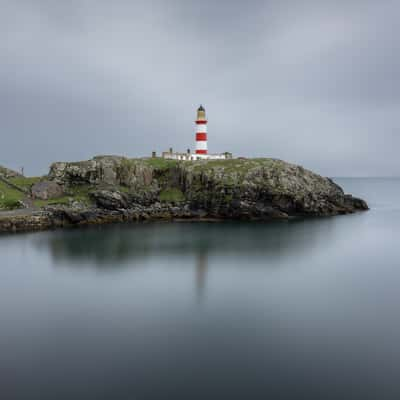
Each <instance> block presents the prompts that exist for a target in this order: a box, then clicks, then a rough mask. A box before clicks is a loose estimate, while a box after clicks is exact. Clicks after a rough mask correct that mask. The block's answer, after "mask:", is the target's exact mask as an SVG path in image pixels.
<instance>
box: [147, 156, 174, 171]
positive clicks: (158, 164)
mask: <svg viewBox="0 0 400 400" xmlns="http://www.w3.org/2000/svg"><path fill="white" fill-rule="evenodd" d="M143 161H144V162H145V164H146V165H148V166H150V167H153V168H154V169H157V170H168V169H170V168H173V167H176V166H177V164H178V161H177V160H166V159H165V158H161V157H156V158H146V159H144V160H143Z"/></svg>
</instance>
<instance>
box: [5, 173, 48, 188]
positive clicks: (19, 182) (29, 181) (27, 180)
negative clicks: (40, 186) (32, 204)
mask: <svg viewBox="0 0 400 400" xmlns="http://www.w3.org/2000/svg"><path fill="white" fill-rule="evenodd" d="M41 179H42V177H40V176H33V177H25V176H19V177H16V178H10V179H9V181H10V182H11V183H13V184H14V185H16V186H18V187H20V188H21V189H25V190H29V189H30V188H31V187H32V186H33V185H34V184H35V183H38V182H39V181H40V180H41Z"/></svg>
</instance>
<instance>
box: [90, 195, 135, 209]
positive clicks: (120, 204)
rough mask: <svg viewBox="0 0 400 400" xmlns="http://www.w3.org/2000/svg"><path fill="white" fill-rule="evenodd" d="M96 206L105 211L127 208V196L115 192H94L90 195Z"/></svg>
mask: <svg viewBox="0 0 400 400" xmlns="http://www.w3.org/2000/svg"><path fill="white" fill-rule="evenodd" d="M90 196H91V197H92V198H93V199H94V201H95V203H96V205H97V206H98V207H100V208H105V209H107V210H118V209H124V208H128V196H127V195H126V194H125V193H122V192H119V191H116V190H96V191H93V192H91V193H90Z"/></svg>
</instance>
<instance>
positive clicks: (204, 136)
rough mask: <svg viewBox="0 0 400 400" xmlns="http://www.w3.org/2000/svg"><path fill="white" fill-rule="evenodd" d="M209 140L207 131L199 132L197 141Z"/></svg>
mask: <svg viewBox="0 0 400 400" xmlns="http://www.w3.org/2000/svg"><path fill="white" fill-rule="evenodd" d="M202 140H207V133H202V132H197V133H196V141H202Z"/></svg>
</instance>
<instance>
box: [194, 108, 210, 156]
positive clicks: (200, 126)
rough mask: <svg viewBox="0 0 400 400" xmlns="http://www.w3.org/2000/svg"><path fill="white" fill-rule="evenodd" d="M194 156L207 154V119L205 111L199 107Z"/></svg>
mask: <svg viewBox="0 0 400 400" xmlns="http://www.w3.org/2000/svg"><path fill="white" fill-rule="evenodd" d="M195 122H196V154H207V119H206V110H205V109H204V108H203V106H200V107H199V108H198V110H197V119H196V121H195Z"/></svg>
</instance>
